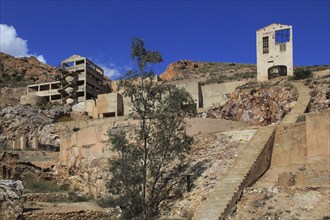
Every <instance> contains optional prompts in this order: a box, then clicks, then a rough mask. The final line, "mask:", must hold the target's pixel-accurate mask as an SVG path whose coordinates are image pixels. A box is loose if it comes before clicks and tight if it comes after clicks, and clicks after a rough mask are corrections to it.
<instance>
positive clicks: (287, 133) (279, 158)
mask: <svg viewBox="0 0 330 220" xmlns="http://www.w3.org/2000/svg"><path fill="white" fill-rule="evenodd" d="M306 155H307V149H306V127H305V125H304V124H301V123H300V124H291V125H282V126H278V127H277V129H276V136H275V144H274V149H273V155H272V165H271V166H272V167H282V166H283V167H285V166H289V165H293V164H304V163H306Z"/></svg>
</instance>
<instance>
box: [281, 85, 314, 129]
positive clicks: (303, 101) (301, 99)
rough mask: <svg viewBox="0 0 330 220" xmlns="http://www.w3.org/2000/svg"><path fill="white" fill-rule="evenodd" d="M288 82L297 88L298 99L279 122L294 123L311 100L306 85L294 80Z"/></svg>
mask: <svg viewBox="0 0 330 220" xmlns="http://www.w3.org/2000/svg"><path fill="white" fill-rule="evenodd" d="M290 84H291V85H292V86H293V87H294V88H295V89H296V90H297V92H298V99H297V102H296V104H295V105H294V106H293V108H292V109H291V111H290V112H289V114H287V115H286V116H285V117H284V118H283V119H282V121H281V124H291V123H296V122H297V120H298V117H299V116H300V115H302V114H304V113H305V112H306V110H307V108H308V106H309V103H310V101H311V96H310V95H309V93H310V89H309V88H308V87H307V86H305V85H304V84H302V83H296V82H291V83H290Z"/></svg>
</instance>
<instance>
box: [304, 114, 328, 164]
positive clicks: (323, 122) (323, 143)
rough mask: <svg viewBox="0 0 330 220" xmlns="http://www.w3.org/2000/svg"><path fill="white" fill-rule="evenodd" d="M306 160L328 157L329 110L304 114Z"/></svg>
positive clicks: (315, 160)
mask: <svg viewBox="0 0 330 220" xmlns="http://www.w3.org/2000/svg"><path fill="white" fill-rule="evenodd" d="M306 139H307V160H308V162H310V163H314V162H317V161H319V160H325V159H329V158H330V111H329V110H328V111H324V112H319V113H312V114H307V116H306Z"/></svg>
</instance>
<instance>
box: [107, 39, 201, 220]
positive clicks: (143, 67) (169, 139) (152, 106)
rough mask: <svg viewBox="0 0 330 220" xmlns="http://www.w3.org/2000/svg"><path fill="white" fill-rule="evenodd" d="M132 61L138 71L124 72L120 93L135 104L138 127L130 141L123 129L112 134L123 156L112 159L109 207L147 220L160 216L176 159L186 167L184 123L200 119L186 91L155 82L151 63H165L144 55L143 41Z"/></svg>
mask: <svg viewBox="0 0 330 220" xmlns="http://www.w3.org/2000/svg"><path fill="white" fill-rule="evenodd" d="M131 56H132V59H133V61H135V62H136V66H137V69H136V70H130V71H128V72H127V73H126V75H125V77H124V78H122V79H121V82H120V84H119V88H124V90H125V92H124V95H125V96H127V97H129V98H130V100H131V103H132V114H131V117H132V116H134V118H136V119H138V120H139V121H140V123H139V125H138V126H136V127H134V128H133V127H131V128H130V129H131V130H130V133H131V134H134V140H128V139H127V136H128V134H127V133H126V131H124V130H120V129H117V130H119V131H115V132H114V131H113V130H110V131H109V137H110V140H111V143H112V145H113V148H114V150H115V151H116V152H118V154H119V156H118V158H117V159H115V160H110V165H111V168H110V172H111V173H112V179H111V180H110V181H109V183H108V188H109V191H110V192H111V193H112V194H113V195H114V197H113V200H111V204H113V205H119V206H121V207H122V208H123V215H124V216H123V217H126V218H130V217H136V216H140V217H141V218H143V219H146V218H150V217H152V216H155V215H157V213H158V205H159V204H160V202H161V201H163V200H164V199H166V198H167V197H168V192H169V190H171V189H172V188H173V183H172V182H170V181H169V178H167V176H166V169H168V168H169V167H170V166H171V162H173V161H174V160H175V159H178V160H180V161H181V162H184V153H185V152H187V151H188V150H189V149H190V145H191V143H192V138H190V137H188V136H187V135H186V134H185V129H184V121H183V119H184V118H185V117H189V116H195V115H196V105H195V103H194V101H193V99H192V98H191V96H190V95H189V94H188V93H187V92H186V91H184V90H183V89H177V88H175V87H172V86H164V85H159V84H157V83H156V82H155V80H154V79H155V74H154V72H153V71H152V64H156V63H159V62H161V61H162V57H161V55H160V53H159V52H157V51H149V50H146V49H145V48H144V43H143V41H142V40H141V39H133V43H132V54H131ZM172 181H173V182H175V181H174V178H173V179H172Z"/></svg>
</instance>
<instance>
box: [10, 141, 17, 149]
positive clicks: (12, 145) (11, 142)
mask: <svg viewBox="0 0 330 220" xmlns="http://www.w3.org/2000/svg"><path fill="white" fill-rule="evenodd" d="M9 147H10V148H11V149H13V150H15V149H16V141H15V140H12V141H10V143H9Z"/></svg>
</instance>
